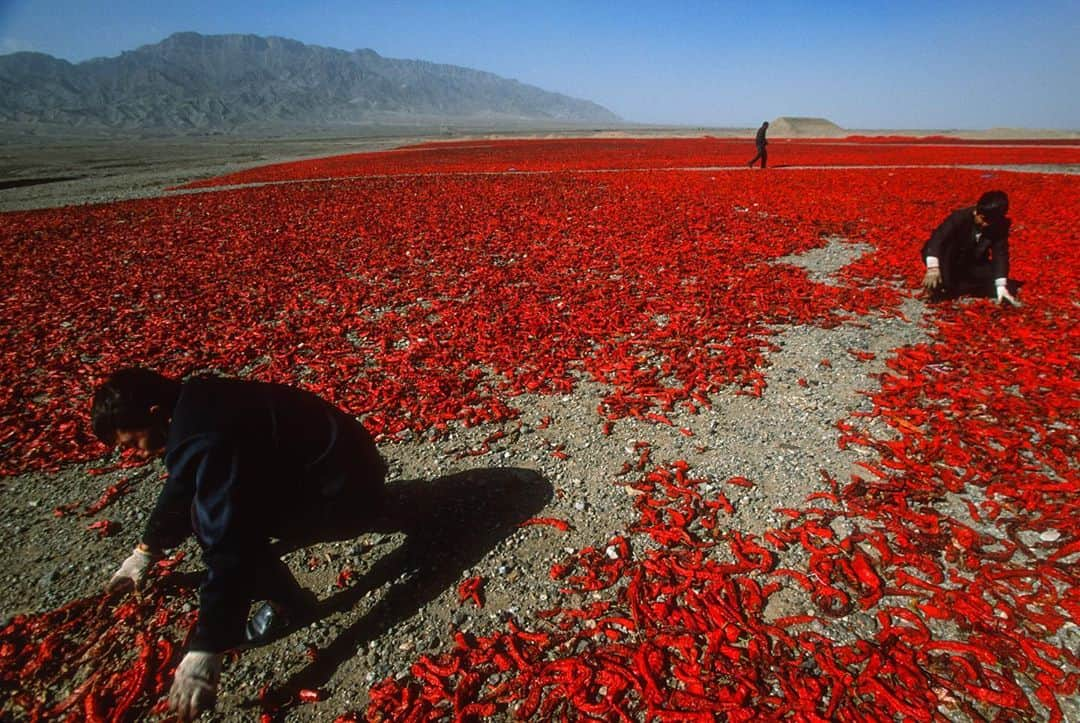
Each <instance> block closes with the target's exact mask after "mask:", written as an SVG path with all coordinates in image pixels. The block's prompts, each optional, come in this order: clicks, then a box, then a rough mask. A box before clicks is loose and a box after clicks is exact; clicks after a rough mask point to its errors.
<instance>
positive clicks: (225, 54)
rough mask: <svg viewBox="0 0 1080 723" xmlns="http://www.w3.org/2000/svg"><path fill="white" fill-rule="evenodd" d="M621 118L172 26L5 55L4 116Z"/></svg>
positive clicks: (471, 78) (530, 89)
mask: <svg viewBox="0 0 1080 723" xmlns="http://www.w3.org/2000/svg"><path fill="white" fill-rule="evenodd" d="M387 114H389V115H394V116H409V115H415V116H426V117H446V118H455V117H457V118H477V117H492V118H495V117H505V118H507V119H522V118H528V119H543V120H555V121H565V122H617V121H618V120H619V118H618V117H617V116H616V115H615V114H614V113H612V112H611V111H609V110H607V109H606V108H604V107H602V106H599V105H597V104H595V103H592V102H589V101H585V100H579V99H576V98H571V97H569V96H565V95H561V94H559V93H552V92H549V91H545V90H542V89H540V88H537V87H535V86H530V85H526V84H524V83H520V82H518V81H516V80H509V79H506V78H502V77H499V76H497V75H494V74H492V73H487V72H483V71H478V70H472V69H469V68H463V67H459V66H454V65H440V64H436V63H430V62H426V61H421V60H397V59H393V58H384V57H382V56H380V55H379V54H378V53H376V52H375V51H373V50H367V49H364V50H356V51H352V52H348V51H344V50H336V49H333V48H324V47H320V46H314V45H305V44H304V43H301V42H298V41H295V40H289V39H286V38H278V37H267V38H264V37H259V36H255V35H211V36H204V35H199V34H197V33H177V34H175V35H171V36H169V37H168V38H166V39H165V40H163V41H162V42H160V43H157V44H155V45H145V46H142V47H140V48H138V49H136V50H132V51H127V52H124V53H122V54H121V55H119V56H118V57H114V58H95V59H93V60H88V61H85V62H82V63H78V64H72V63H69V62H67V61H65V60H60V59H57V58H54V57H52V56H50V55H45V54H42V53H28V52H22V53H14V54H11V55H6V56H0V121H9V122H24V123H25V122H49V123H60V124H67V125H75V126H89V125H100V126H106V127H114V128H168V129H176V130H202V129H207V130H209V129H217V130H228V129H235V128H239V127H243V126H247V125H253V124H258V125H265V124H274V123H284V124H295V125H317V124H327V123H359V122H365V121H367V120H370V119H372V118H376V117H380V116H384V115H387Z"/></svg>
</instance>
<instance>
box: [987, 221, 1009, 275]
mask: <svg viewBox="0 0 1080 723" xmlns="http://www.w3.org/2000/svg"><path fill="white" fill-rule="evenodd" d="M1010 226H1011V224H1010V222H1009V221H1008V220H1006V221H1005V224H1004V225H1003V226H1002V229H1001V231H1000V233H999V234H998V235H997V236H996V237H995V238H994V242H993V244H992V245H991V246H990V254H991V263H992V264H993V267H994V278H995V279H1007V278H1009V227H1010Z"/></svg>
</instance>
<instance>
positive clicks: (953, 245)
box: [922, 191, 1020, 306]
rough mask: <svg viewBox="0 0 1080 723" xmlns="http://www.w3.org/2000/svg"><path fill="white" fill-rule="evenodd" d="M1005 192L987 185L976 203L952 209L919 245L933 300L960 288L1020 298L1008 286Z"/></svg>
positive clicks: (995, 296) (1003, 298) (1014, 302)
mask: <svg viewBox="0 0 1080 723" xmlns="http://www.w3.org/2000/svg"><path fill="white" fill-rule="evenodd" d="M1008 212H1009V197H1008V196H1007V195H1006V194H1005V192H1004V191H987V192H986V193H984V194H983V195H982V196H981V197H979V202H978V203H977V204H975V205H974V206H968V207H967V208H961V209H958V210H956V211H953V212H952V213H950V214H949V215H948V217H947V218H946V219H945V220H944V221H942V222H941V225H939V226H938V227H937V229H935V230H934V233H933V234H932V235H931V236H930V240H929V241H927V242H926V243H925V244H924V245H923V248H922V257H923V261H924V262H925V263H926V275H925V276H924V277H923V282H922V285H923V288H925V289H926V290H927V291H928V292H929V293H930V298H931V299H932V300H938V299H942V298H947V297H956V296H961V295H963V294H976V295H980V296H989V297H991V298H993V299H994V300H995V301H996V302H997V303H998V304H1001V303H1002V302H1005V301H1007V302H1009V303H1010V304H1012V305H1013V306H1020V302H1019V301H1017V300H1016V298H1015V297H1014V296H1013V295H1012V294H1011V293H1010V292H1009V227H1010V225H1011V223H1012V222H1011V221H1010V220H1009V218H1008V216H1007V215H1006V214H1008Z"/></svg>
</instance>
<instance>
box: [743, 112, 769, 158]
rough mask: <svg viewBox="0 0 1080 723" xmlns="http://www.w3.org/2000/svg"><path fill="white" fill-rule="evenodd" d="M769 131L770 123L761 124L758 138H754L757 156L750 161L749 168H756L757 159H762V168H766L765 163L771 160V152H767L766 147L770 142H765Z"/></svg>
mask: <svg viewBox="0 0 1080 723" xmlns="http://www.w3.org/2000/svg"><path fill="white" fill-rule="evenodd" d="M767 130H769V121H765V122H764V123H762V124H761V127H760V128H758V129H757V137H755V138H754V143H756V144H757V155H756V156H754V157H753V158H751V159H750V162H749V163H747V164H746V165H747V166H750V167H751V168H753V167H754V163H756V162H757V159H759V158H760V159H761V167H762V168H764V167H765V163H766V162H767V161H768V160H769V152H768V151H767V150H766V148H765V147H766V146H767V145H769V142H768V141H767V140H765V131H767Z"/></svg>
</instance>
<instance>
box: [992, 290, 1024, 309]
mask: <svg viewBox="0 0 1080 723" xmlns="http://www.w3.org/2000/svg"><path fill="white" fill-rule="evenodd" d="M1003 301H1007V302H1009V303H1010V304H1012V305H1013V306H1020V302H1019V301H1017V299H1016V297H1015V296H1013V295H1012V294H1010V293H1009V289H1008V287H1007V286H1004V285H1002V286H998V287H997V299H996V303H997V305H998V306H1001V302H1003Z"/></svg>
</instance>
